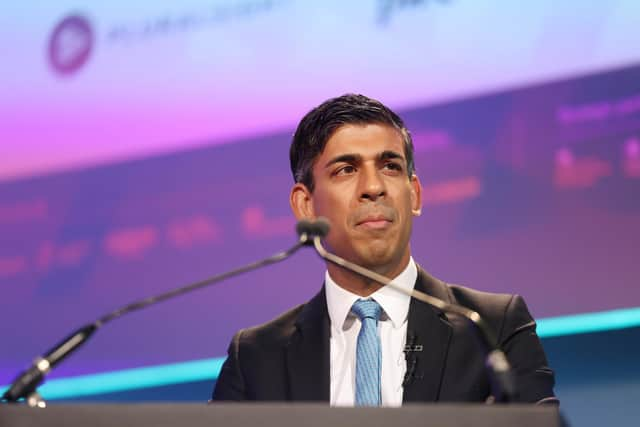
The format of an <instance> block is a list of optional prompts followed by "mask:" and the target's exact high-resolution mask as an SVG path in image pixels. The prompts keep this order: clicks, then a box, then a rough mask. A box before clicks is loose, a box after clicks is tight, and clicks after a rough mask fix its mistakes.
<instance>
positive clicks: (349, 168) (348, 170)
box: [333, 165, 356, 176]
mask: <svg viewBox="0 0 640 427" xmlns="http://www.w3.org/2000/svg"><path fill="white" fill-rule="evenodd" d="M355 171H356V168H355V167H354V166H353V165H342V166H340V167H338V168H337V169H336V170H335V171H334V172H333V175H335V176H344V175H351V174H352V173H355Z"/></svg>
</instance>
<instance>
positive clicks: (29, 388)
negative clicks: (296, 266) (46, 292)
mask: <svg viewBox="0 0 640 427" xmlns="http://www.w3.org/2000/svg"><path fill="white" fill-rule="evenodd" d="M308 240H309V237H308V236H307V235H304V234H303V235H301V236H300V239H299V241H298V242H297V243H296V244H295V245H293V246H292V247H291V248H289V249H287V250H285V251H282V252H278V253H276V254H274V255H272V256H270V257H267V258H264V259H262V260H259V261H256V262H252V263H250V264H247V265H244V266H242V267H239V268H236V269H235V270H231V271H227V272H225V273H222V274H218V275H215V276H211V277H209V278H207V279H204V280H201V281H198V282H195V283H191V284H188V285H185V286H181V287H179V288H176V289H172V290H170V291H167V292H164V293H162V294H160V295H156V296H152V297H149V298H144V299H141V300H138V301H135V302H133V303H130V304H127V305H125V306H123V307H121V308H119V309H117V310H114V311H112V312H110V313H107V314H106V315H104V316H102V317H100V318H98V320H96V321H95V322H93V323H89V324H87V325H84V326H82V327H81V328H79V329H77V330H76V331H75V332H73V333H72V334H71V335H69V336H68V337H66V338H65V339H64V340H62V341H60V342H59V343H58V344H57V345H56V346H54V347H53V348H52V349H51V350H49V351H48V352H47V353H45V354H44V355H43V356H40V357H38V358H36V360H35V361H34V362H33V365H32V366H31V367H30V368H28V369H27V370H25V371H24V372H22V373H20V374H19V375H18V376H17V377H16V379H15V380H14V381H13V383H12V384H11V387H9V389H8V390H7V391H6V392H5V393H4V394H3V395H2V400H5V401H7V402H17V401H18V400H19V399H21V398H25V399H27V401H28V402H29V401H30V400H31V399H30V397H33V399H32V400H33V406H43V404H41V403H40V402H42V400H41V398H40V397H39V395H38V394H37V391H36V389H37V387H38V386H39V385H40V383H42V381H43V380H44V377H45V376H46V375H47V374H48V373H49V371H51V369H52V368H53V367H55V366H56V365H57V364H58V363H60V362H61V361H62V360H63V359H65V358H66V357H67V356H69V355H70V354H71V353H73V352H74V351H75V350H77V349H78V348H79V347H80V346H81V345H82V344H84V343H85V342H86V341H87V340H88V339H89V338H90V337H91V336H92V335H93V333H94V332H95V331H96V330H98V329H99V328H100V327H102V326H103V325H105V324H107V323H109V322H111V321H112V320H115V319H117V318H118V317H121V316H123V315H125V314H127V313H131V312H134V311H138V310H142V309H143V308H146V307H149V306H151V305H154V304H157V303H160V302H162V301H165V300H168V299H171V298H174V297H177V296H180V295H183V294H186V293H189V292H192V291H195V290H196V289H200V288H204V287H207V286H211V285H213V284H216V283H219V282H222V281H223V280H225V279H228V278H230V277H233V276H237V275H239V274H242V273H246V272H249V271H252V270H256V269H258V268H261V267H265V266H267V265H271V264H275V263H277V262H280V261H283V260H285V259H287V258H289V257H290V256H291V255H293V254H294V253H295V252H297V251H298V249H300V248H301V247H302V246H304V245H307V244H309V242H308ZM29 403H30V402H29ZM30 404H31V403H30Z"/></svg>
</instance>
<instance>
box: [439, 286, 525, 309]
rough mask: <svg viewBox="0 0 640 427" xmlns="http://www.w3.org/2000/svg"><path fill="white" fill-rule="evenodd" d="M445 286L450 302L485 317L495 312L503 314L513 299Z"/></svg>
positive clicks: (465, 288)
mask: <svg viewBox="0 0 640 427" xmlns="http://www.w3.org/2000/svg"><path fill="white" fill-rule="evenodd" d="M445 286H446V287H447V291H448V293H449V296H450V298H451V302H453V303H456V304H460V305H463V306H465V307H467V308H470V309H472V310H475V311H477V312H478V313H480V314H483V313H484V314H486V315H489V314H491V313H496V312H497V313H501V314H504V311H505V310H506V309H507V307H508V305H509V304H510V303H511V301H512V300H513V298H514V297H515V295H514V294H503V293H494V292H485V291H479V290H477V289H472V288H468V287H466V286H460V285H452V284H445Z"/></svg>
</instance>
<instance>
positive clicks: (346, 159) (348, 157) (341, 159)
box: [324, 150, 404, 168]
mask: <svg viewBox="0 0 640 427" xmlns="http://www.w3.org/2000/svg"><path fill="white" fill-rule="evenodd" d="M390 159H400V160H404V156H403V155H402V154H400V153H398V152H396V151H392V150H385V151H383V152H382V153H380V154H379V155H378V156H377V160H390ZM361 160H362V156H361V155H360V154H341V155H339V156H336V157H334V158H333V159H331V160H329V161H328V162H327V163H326V164H325V165H324V167H325V168H328V167H329V166H331V165H334V164H336V163H357V162H359V161H361Z"/></svg>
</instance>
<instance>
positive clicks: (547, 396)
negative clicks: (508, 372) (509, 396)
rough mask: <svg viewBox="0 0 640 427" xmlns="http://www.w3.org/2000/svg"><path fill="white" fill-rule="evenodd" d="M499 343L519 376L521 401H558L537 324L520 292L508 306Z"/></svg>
mask: <svg viewBox="0 0 640 427" xmlns="http://www.w3.org/2000/svg"><path fill="white" fill-rule="evenodd" d="M499 342H500V346H501V348H502V349H503V350H504V351H505V353H506V355H507V358H508V360H509V362H510V363H511V368H512V369H513V372H514V375H515V380H516V386H517V388H518V392H519V398H518V400H519V401H521V402H531V403H555V404H558V403H559V401H558V399H557V398H556V397H555V395H554V393H553V386H554V384H555V377H554V373H553V371H552V370H551V368H549V366H548V365H549V364H548V362H547V358H546V356H545V353H544V349H543V348H542V343H541V342H540V338H539V337H538V334H536V323H535V321H534V320H533V318H532V317H531V314H529V310H528V309H527V306H526V304H525V302H524V300H523V299H522V297H520V296H519V295H514V296H513V297H512V298H511V300H510V302H509V304H508V305H507V307H506V310H505V315H504V320H503V323H502V327H501V330H500V338H499Z"/></svg>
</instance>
